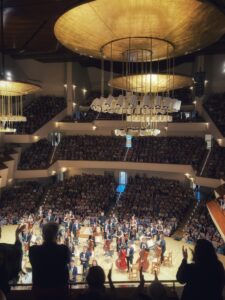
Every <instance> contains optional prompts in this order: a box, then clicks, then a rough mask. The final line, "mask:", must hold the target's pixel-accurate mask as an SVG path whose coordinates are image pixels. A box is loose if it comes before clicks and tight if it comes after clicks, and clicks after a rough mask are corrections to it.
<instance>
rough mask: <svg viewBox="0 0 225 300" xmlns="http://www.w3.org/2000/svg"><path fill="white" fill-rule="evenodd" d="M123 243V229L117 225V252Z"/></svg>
mask: <svg viewBox="0 0 225 300" xmlns="http://www.w3.org/2000/svg"><path fill="white" fill-rule="evenodd" d="M122 243H123V231H122V230H121V228H120V227H118V229H117V232H116V251H117V252H119V251H120V249H121V247H122Z"/></svg>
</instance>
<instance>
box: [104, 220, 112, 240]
mask: <svg viewBox="0 0 225 300" xmlns="http://www.w3.org/2000/svg"><path fill="white" fill-rule="evenodd" d="M110 229H111V227H110V221H109V220H108V221H106V222H105V223H104V239H105V240H106V239H107V236H108V235H109V234H110V231H111V230H110Z"/></svg>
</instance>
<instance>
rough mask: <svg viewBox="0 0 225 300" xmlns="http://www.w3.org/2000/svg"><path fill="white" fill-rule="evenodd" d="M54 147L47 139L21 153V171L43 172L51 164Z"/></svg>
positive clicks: (19, 167)
mask: <svg viewBox="0 0 225 300" xmlns="http://www.w3.org/2000/svg"><path fill="white" fill-rule="evenodd" d="M52 151H53V147H52V145H51V143H50V142H49V141H48V140H47V139H43V140H40V141H38V142H37V143H33V144H32V145H31V146H30V147H29V148H27V149H25V150H24V151H22V153H21V157H20V162H19V166H18V169H19V170H30V169H32V170H37V169H39V170H41V169H46V168H47V167H48V166H49V164H50V159H51V154H52Z"/></svg>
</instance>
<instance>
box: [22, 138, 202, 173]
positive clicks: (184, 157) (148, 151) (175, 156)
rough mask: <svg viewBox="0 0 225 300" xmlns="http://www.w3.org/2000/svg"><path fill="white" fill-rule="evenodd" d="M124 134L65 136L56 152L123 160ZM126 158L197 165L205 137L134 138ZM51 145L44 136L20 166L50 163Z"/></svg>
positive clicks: (75, 157)
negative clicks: (113, 135) (119, 135)
mask: <svg viewBox="0 0 225 300" xmlns="http://www.w3.org/2000/svg"><path fill="white" fill-rule="evenodd" d="M125 143H126V141H125V138H124V137H112V136H64V137H63V138H62V139H61V141H60V143H59V145H58V147H57V149H56V152H55V156H54V161H57V160H92V161H124V159H125V154H126V151H127V148H126V147H125ZM132 145H133V146H132V148H131V149H130V150H129V152H128V154H127V157H126V161H130V162H146V163H167V164H185V165H188V164H191V165H192V166H193V167H194V168H195V169H197V168H198V166H199V165H200V163H201V159H202V157H203V156H204V154H205V151H206V144H205V141H204V139H202V138H198V137H194V138H192V137H139V138H133V140H132ZM51 151H52V146H51V144H50V142H48V141H47V140H41V141H39V142H38V143H36V144H33V145H32V146H31V147H30V148H27V149H26V150H25V151H24V152H23V153H22V156H21V161H20V165H19V169H24V170H28V169H44V168H47V167H48V165H49V158H50V155H51Z"/></svg>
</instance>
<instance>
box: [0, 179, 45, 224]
mask: <svg viewBox="0 0 225 300" xmlns="http://www.w3.org/2000/svg"><path fill="white" fill-rule="evenodd" d="M43 193H44V188H43V187H42V186H41V185H40V184H39V183H38V182H35V181H24V182H21V183H16V184H15V185H14V186H12V187H7V188H5V189H4V190H3V191H2V194H1V201H0V225H6V224H19V223H20V221H21V220H22V219H28V217H29V216H30V215H31V214H35V213H36V209H37V207H38V205H39V204H40V202H41V201H42V196H43Z"/></svg>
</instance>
